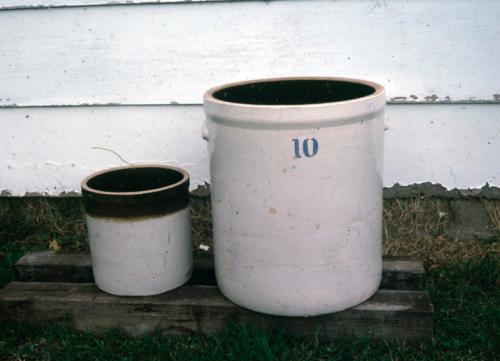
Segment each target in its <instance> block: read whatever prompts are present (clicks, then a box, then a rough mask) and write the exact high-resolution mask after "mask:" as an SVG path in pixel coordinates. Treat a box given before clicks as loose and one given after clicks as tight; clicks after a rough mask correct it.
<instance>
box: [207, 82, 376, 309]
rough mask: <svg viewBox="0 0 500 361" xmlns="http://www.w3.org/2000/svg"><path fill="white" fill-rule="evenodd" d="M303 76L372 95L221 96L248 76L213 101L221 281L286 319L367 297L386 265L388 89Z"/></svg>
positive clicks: (210, 126) (210, 131)
mask: <svg viewBox="0 0 500 361" xmlns="http://www.w3.org/2000/svg"><path fill="white" fill-rule="evenodd" d="M301 79H306V80H312V81H315V80H320V81H322V80H325V79H326V80H327V81H338V82H356V83H361V84H364V85H367V86H368V87H372V88H373V93H371V94H370V95H367V96H363V97H360V98H356V99H352V100H345V101H336V102H328V103H316V104H307V105H303V104H302V105H301V104H294V105H253V104H242V103H234V102H231V101H225V100H220V99H217V98H216V97H215V96H214V94H216V95H220V94H221V93H220V92H221V90H223V89H226V88H227V87H232V86H238V85H239V84H248V83H251V82H246V83H239V84H230V85H226V86H222V87H218V88H214V89H211V90H209V91H208V92H207V93H206V94H205V99H204V101H205V102H204V107H205V112H206V115H207V123H206V129H205V133H206V134H205V137H206V138H208V141H209V153H210V165H211V195H212V209H213V221H214V253H215V270H216V277H217V282H218V284H219V287H220V289H221V291H222V292H223V294H224V295H226V296H227V297H228V298H229V299H231V300H232V301H234V302H235V303H237V304H239V305H242V306H244V307H247V308H249V309H252V310H255V311H259V312H263V313H269V314H275V315H284V316H312V315H318V314H324V313H330V312H335V311H340V310H343V309H345V308H348V307H351V306H354V305H356V304H359V303H361V302H363V301H365V300H366V299H368V298H369V297H370V296H371V295H373V293H374V292H375V291H376V290H377V288H378V286H379V283H380V280H381V272H382V255H381V234H382V230H381V227H382V164H383V133H384V116H383V110H384V106H385V98H384V90H383V88H382V87H381V86H380V85H378V84H374V83H370V82H361V81H358V80H352V79H340V78H301ZM287 80H297V78H284V79H269V80H262V81H257V82H256V83H257V84H258V83H259V82H269V81H271V82H277V81H287ZM299 80H300V79H299ZM218 92H219V93H218Z"/></svg>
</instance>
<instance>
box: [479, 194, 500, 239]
mask: <svg viewBox="0 0 500 361" xmlns="http://www.w3.org/2000/svg"><path fill="white" fill-rule="evenodd" d="M482 203H483V206H484V208H485V209H486V212H488V216H489V218H490V222H491V225H492V228H493V229H494V230H495V231H497V232H500V200H485V199H483V200H482Z"/></svg>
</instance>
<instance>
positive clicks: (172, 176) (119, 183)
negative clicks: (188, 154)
mask: <svg viewBox="0 0 500 361" xmlns="http://www.w3.org/2000/svg"><path fill="white" fill-rule="evenodd" d="M183 178H184V174H182V173H181V172H179V171H177V170H175V169H168V168H157V167H138V168H124V169H116V170H112V171H109V172H105V173H101V174H98V175H96V176H94V177H92V178H90V179H89V180H88V181H87V186H88V187H89V188H90V189H91V190H96V191H101V192H116V193H128V192H141V191H149V190H154V189H159V188H164V187H167V186H170V185H173V184H175V183H178V182H180V181H181V180H182V179H183Z"/></svg>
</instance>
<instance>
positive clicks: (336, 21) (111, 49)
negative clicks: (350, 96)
mask: <svg viewBox="0 0 500 361" xmlns="http://www.w3.org/2000/svg"><path fill="white" fill-rule="evenodd" d="M47 1H48V2H50V1H51V0H47ZM499 14H500V2H498V1H495V0H480V1H464V0H461V1H454V2H453V3H450V2H449V1H433V0H420V1H409V0H406V1H401V0H388V1H384V2H377V1H375V2H374V1H371V0H358V1H349V0H340V1H322V0H299V1H296V0H295V1H233V2H224V1H222V2H221V1H219V2H196V3H192V4H188V3H177V4H150V5H133V4H132V5H130V6H127V5H125V6H95V7H88V8H85V7H73V8H64V9H51V10H50V11H47V10H46V9H45V10H44V9H42V10H37V9H33V10H21V11H7V10H5V11H0V24H2V31H1V32H0V44H2V47H1V59H2V60H1V61H0V106H16V105H17V106H20V105H22V106H29V105H32V106H36V105H49V106H52V105H79V104H170V103H173V102H175V103H179V104H193V103H200V102H201V96H202V94H203V92H204V91H205V90H206V89H207V88H209V87H211V86H213V85H215V84H221V83H225V82H228V81H235V80H242V79H251V78H260V77H269V76H285V75H297V74H300V75H344V76H352V77H360V78H366V79H371V80H374V81H378V82H380V83H382V84H384V85H385V86H386V87H387V95H388V98H389V99H392V100H393V101H404V102H406V101H415V102H439V101H444V102H449V101H466V102H467V101H491V102H495V101H496V102H498V101H500V94H499V93H500V89H499V88H498V79H500V68H499V67H498V66H497V65H498V64H497V59H499V58H500V47H498V46H492V44H496V43H497V40H498V38H500V23H499V22H498V21H497V20H498V16H499ZM478 24H480V25H481V26H478ZM450 64H453V66H450Z"/></svg>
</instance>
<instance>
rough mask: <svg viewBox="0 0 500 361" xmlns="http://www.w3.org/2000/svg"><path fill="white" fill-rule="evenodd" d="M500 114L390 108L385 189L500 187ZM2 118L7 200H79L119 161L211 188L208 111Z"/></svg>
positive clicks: (94, 110) (88, 110)
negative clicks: (85, 184) (86, 181)
mask: <svg viewBox="0 0 500 361" xmlns="http://www.w3.org/2000/svg"><path fill="white" fill-rule="evenodd" d="M0 97H1V96H0ZM499 109H500V105H492V104H489V105H487V104H483V105H443V104H439V105H438V104H435V105H421V104H412V105H389V106H388V107H387V110H386V118H387V123H388V125H389V129H388V130H387V131H386V132H385V156H384V186H386V187H391V186H393V185H394V184H395V183H399V184H402V185H405V184H412V183H420V182H423V181H426V182H432V183H439V184H441V185H443V186H444V187H445V188H448V189H453V188H458V189H467V188H476V187H480V186H481V185H484V184H485V183H486V182H488V183H489V184H490V185H492V186H495V185H496V186H500V157H498V156H497V154H500V136H499V134H500V111H499ZM0 119H1V120H0V123H1V125H2V131H1V132H0V195H5V196H8V195H10V196H23V195H46V196H58V195H61V194H63V195H67V194H75V195H77V194H78V193H79V192H80V182H81V180H82V179H83V178H84V177H85V176H87V175H88V174H90V173H91V172H93V171H95V170H98V169H103V168H106V167H111V166H118V165H125V163H124V162H123V161H122V160H121V159H120V158H119V157H118V155H117V154H119V155H120V156H121V157H122V158H123V159H124V160H126V161H128V162H131V163H138V162H153V163H171V164H176V165H180V166H183V167H185V168H187V169H188V171H189V172H190V175H191V185H192V189H195V188H196V187H197V186H198V185H203V184H205V181H208V180H209V171H208V169H209V161H208V154H207V145H206V142H205V141H203V140H202V139H201V131H200V129H201V123H202V121H203V119H204V114H203V109H202V107H201V106H165V107H161V106H142V107H141V106H137V107H135V106H130V107H126V106H107V107H72V108H61V107H55V108H50V107H49V108H9V109H0ZM443 134H446V137H444V136H443ZM20 139H22V141H20ZM62 149H63V150H64V151H61V150H62ZM113 152H115V153H116V154H115V153H113ZM471 169H474V171H473V172H471V171H470V170H471Z"/></svg>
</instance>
